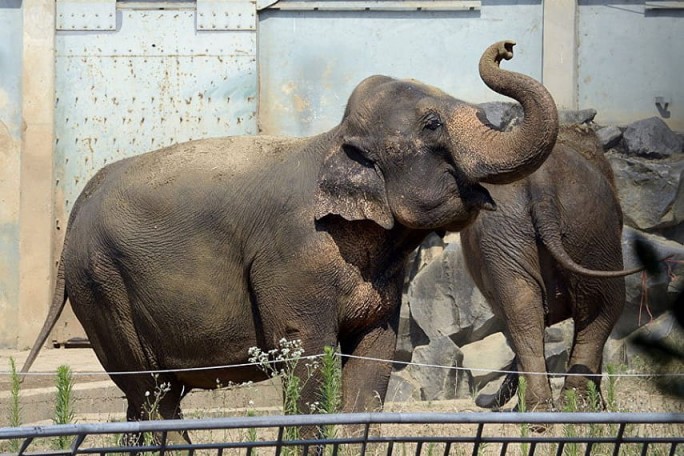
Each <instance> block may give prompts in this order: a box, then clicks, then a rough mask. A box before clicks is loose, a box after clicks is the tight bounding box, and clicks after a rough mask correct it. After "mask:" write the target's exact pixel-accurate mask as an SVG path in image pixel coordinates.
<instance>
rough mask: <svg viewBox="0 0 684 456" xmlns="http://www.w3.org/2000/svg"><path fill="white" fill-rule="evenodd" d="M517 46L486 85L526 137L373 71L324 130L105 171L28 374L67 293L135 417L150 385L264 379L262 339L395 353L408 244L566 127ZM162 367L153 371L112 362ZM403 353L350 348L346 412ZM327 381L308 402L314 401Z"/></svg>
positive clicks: (177, 395)
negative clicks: (508, 104)
mask: <svg viewBox="0 0 684 456" xmlns="http://www.w3.org/2000/svg"><path fill="white" fill-rule="evenodd" d="M513 44H514V43H512V42H500V43H496V44H494V45H492V46H490V47H489V48H487V50H485V52H484V54H483V55H482V58H481V60H480V73H481V77H482V79H483V80H484V81H485V82H486V83H487V84H488V85H489V86H490V87H491V88H492V89H493V90H495V91H497V92H500V93H502V94H505V95H508V96H510V97H512V98H514V99H517V100H518V101H519V102H520V103H521V104H522V105H523V106H524V110H525V121H524V122H523V123H522V125H521V126H520V127H519V129H517V130H515V131H512V132H498V131H494V130H493V129H491V128H490V127H489V126H488V125H486V124H484V123H483V122H482V120H481V119H483V116H482V113H481V111H480V110H479V109H478V108H477V107H476V106H474V105H472V104H468V103H465V102H462V101H459V100H456V99H454V98H452V97H450V96H449V95H447V94H445V93H443V92H442V91H440V90H438V89H436V88H433V87H430V86H427V85H424V84H421V83H419V82H416V81H403V80H396V79H392V78H389V77H386V76H372V77H370V78H368V79H366V80H364V81H362V82H361V83H360V84H359V85H358V87H356V89H355V90H354V91H353V93H352V94H351V97H350V98H349V101H348V103H347V107H346V110H345V112H344V115H343V118H342V121H341V123H340V124H339V125H338V126H336V127H334V128H333V129H332V130H330V131H328V132H325V133H322V134H320V135H318V136H314V137H311V138H304V139H301V138H279V137H259V136H256V137H230V138H217V139H205V140H198V141H192V142H188V143H183V144H177V145H173V146H171V147H167V148H164V149H161V150H157V151H154V152H150V153H147V154H143V155H140V156H136V157H132V158H127V159H124V160H121V161H119V162H116V163H112V164H110V165H108V166H106V167H105V168H103V169H102V170H100V171H99V172H98V173H97V174H96V175H95V176H94V177H93V178H92V179H91V180H90V181H89V182H88V184H87V185H86V187H85V189H84V190H83V192H82V193H81V195H80V196H79V198H78V200H77V201H76V203H75V205H74V209H73V211H72V212H71V215H70V218H69V223H68V229H67V233H66V236H65V241H64V247H63V250H62V255H61V259H60V263H59V270H58V273H57V284H56V291H55V296H54V300H53V302H52V304H51V307H50V310H49V314H48V317H47V319H46V322H45V324H44V326H43V328H42V330H41V332H40V335H39V336H38V339H37V341H36V343H35V345H34V346H33V349H32V351H31V353H30V356H29V358H28V360H27V361H26V363H25V365H24V367H23V368H22V371H24V372H25V371H27V370H28V368H29V367H30V365H31V363H32V362H33V360H34V359H35V356H36V354H37V353H38V350H39V349H40V347H41V345H42V344H43V343H44V342H45V340H46V337H47V335H48V333H49V332H50V330H51V328H52V327H53V325H54V323H55V321H56V319H57V316H58V314H59V313H60V312H61V309H62V308H63V306H64V303H65V300H66V299H67V298H68V299H69V301H70V302H71V306H72V307H73V310H74V312H75V314H76V316H77V317H78V319H79V321H80V322H81V324H82V325H83V328H84V329H85V332H86V334H87V336H88V338H89V340H90V343H91V344H92V347H93V349H94V351H95V353H96V354H97V357H98V359H99V360H100V362H101V363H102V365H103V366H104V368H105V369H106V370H107V371H109V372H112V374H111V378H112V380H113V381H114V382H115V383H116V384H117V385H118V386H119V388H121V389H122V390H123V392H124V393H125V395H126V398H127V401H128V411H127V417H128V419H129V420H136V419H141V418H143V419H144V418H146V417H145V416H144V414H145V411H144V409H143V405H144V401H145V391H152V389H153V388H154V382H155V381H157V382H164V383H167V384H168V385H170V389H169V391H168V393H166V395H164V396H163V398H162V401H161V404H160V405H159V413H160V415H161V416H162V417H164V418H175V417H179V416H181V411H180V401H181V399H182V397H183V396H184V395H185V394H186V393H188V392H189V391H190V390H191V389H193V388H213V387H215V386H216V384H217V381H218V382H219V383H221V384H228V383H229V382H244V381H248V380H259V379H262V378H264V374H263V372H261V371H260V370H259V369H258V368H257V367H245V366H239V367H232V368H231V367H225V368H221V369H217V370H208V371H204V370H191V371H187V370H186V371H181V372H172V371H173V370H176V369H186V368H201V367H207V366H230V365H236V364H243V363H247V361H248V349H249V348H250V347H259V348H261V349H262V350H271V349H274V348H277V347H278V341H279V340H281V339H283V338H285V339H288V340H295V339H296V340H300V341H301V344H302V348H303V349H304V350H305V353H306V354H309V355H313V354H318V353H321V352H322V350H323V348H324V347H325V346H338V344H339V347H340V349H341V352H342V353H343V354H344V355H353V356H358V357H373V358H381V359H388V360H389V359H392V356H393V352H394V346H395V340H396V333H397V324H398V317H399V307H400V299H401V292H402V283H403V278H404V268H405V263H406V259H407V256H408V255H409V253H410V252H411V251H412V250H414V249H415V248H416V247H417V246H418V245H419V244H420V242H421V240H422V239H423V238H424V237H425V236H426V235H427V234H428V233H429V232H430V231H431V230H435V229H450V230H460V229H461V228H463V227H464V226H466V225H468V224H469V223H471V222H472V221H473V220H474V219H475V218H476V216H477V215H478V213H479V212H480V210H481V209H491V208H493V205H494V203H493V201H492V198H491V197H490V195H489V193H488V191H487V190H486V189H485V188H484V187H483V186H482V185H481V183H492V184H505V183H510V182H513V181H515V180H517V179H521V178H524V177H525V176H527V175H528V174H529V173H531V172H533V171H534V170H536V169H537V168H538V167H539V166H540V165H541V163H542V162H543V161H544V160H545V159H546V157H547V156H548V154H549V153H550V151H551V149H552V147H553V145H554V143H555V141H556V136H557V132H558V123H557V112H556V107H555V104H554V102H553V99H552V98H551V97H550V95H549V94H548V92H547V91H546V90H545V89H544V88H543V87H542V86H541V84H539V83H538V82H536V81H534V80H533V79H531V78H529V77H527V76H523V75H521V74H518V73H513V72H509V71H505V70H502V69H500V68H499V64H500V62H501V60H502V59H510V58H511V57H512V55H513V54H512V46H513ZM141 370H165V371H164V372H163V373H161V374H160V375H159V377H158V379H156V380H155V379H154V378H152V377H151V376H150V375H148V374H140V375H120V374H117V373H114V372H123V371H141ZM390 371H391V363H389V362H386V363H377V362H375V361H369V360H366V359H361V358H357V357H345V358H344V360H343V366H342V382H343V387H342V390H343V391H342V395H343V410H345V411H360V410H364V409H367V408H371V407H372V408H375V407H376V406H377V405H379V404H377V403H376V402H377V400H376V399H375V398H376V397H379V398H384V395H385V391H386V389H387V383H388V379H389V375H390ZM315 384H316V382H315V381H309V382H307V383H306V385H305V386H304V390H303V391H302V394H301V396H302V399H301V403H302V404H304V403H306V402H313V401H314V400H315V393H316V391H315V390H316V388H315Z"/></svg>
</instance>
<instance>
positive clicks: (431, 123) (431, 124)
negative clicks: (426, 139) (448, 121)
mask: <svg viewBox="0 0 684 456" xmlns="http://www.w3.org/2000/svg"><path fill="white" fill-rule="evenodd" d="M441 126H442V119H440V118H439V116H437V115H434V114H433V115H431V116H430V117H428V118H427V119H425V126H424V127H423V128H425V129H427V130H431V131H435V130H437V129H438V128H440V127H441Z"/></svg>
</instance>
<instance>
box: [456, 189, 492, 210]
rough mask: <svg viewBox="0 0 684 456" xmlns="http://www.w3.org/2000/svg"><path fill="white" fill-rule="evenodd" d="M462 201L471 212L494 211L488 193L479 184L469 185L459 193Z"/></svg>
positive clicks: (490, 196)
mask: <svg viewBox="0 0 684 456" xmlns="http://www.w3.org/2000/svg"><path fill="white" fill-rule="evenodd" d="M461 195H462V198H463V201H465V202H466V203H467V205H468V207H469V208H470V209H472V210H485V211H495V210H496V203H495V202H494V199H493V198H492V195H490V194H489V191H488V190H487V189H486V188H484V187H483V186H482V185H480V184H477V183H475V184H471V185H469V186H467V187H466V188H465V189H464V191H463V192H462V193H461Z"/></svg>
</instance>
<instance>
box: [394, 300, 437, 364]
mask: <svg viewBox="0 0 684 456" xmlns="http://www.w3.org/2000/svg"><path fill="white" fill-rule="evenodd" d="M400 312H401V313H400V316H399V329H398V331H397V345H396V349H395V352H394V359H395V360H397V361H402V362H410V361H411V357H412V356H413V349H414V348H415V347H417V346H419V345H427V344H428V343H430V339H429V338H428V336H427V335H426V334H425V332H424V331H423V330H422V329H421V328H420V326H418V325H417V324H416V322H415V320H413V318H411V310H410V309H409V305H408V302H407V300H406V295H404V299H403V303H402V306H401V311H400ZM403 368H404V366H403V365H399V367H398V369H399V370H401V369H403Z"/></svg>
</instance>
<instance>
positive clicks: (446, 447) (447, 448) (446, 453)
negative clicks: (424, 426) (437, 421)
mask: <svg viewBox="0 0 684 456" xmlns="http://www.w3.org/2000/svg"><path fill="white" fill-rule="evenodd" d="M450 451H451V441H449V442H446V445H444V456H449V452H450Z"/></svg>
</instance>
